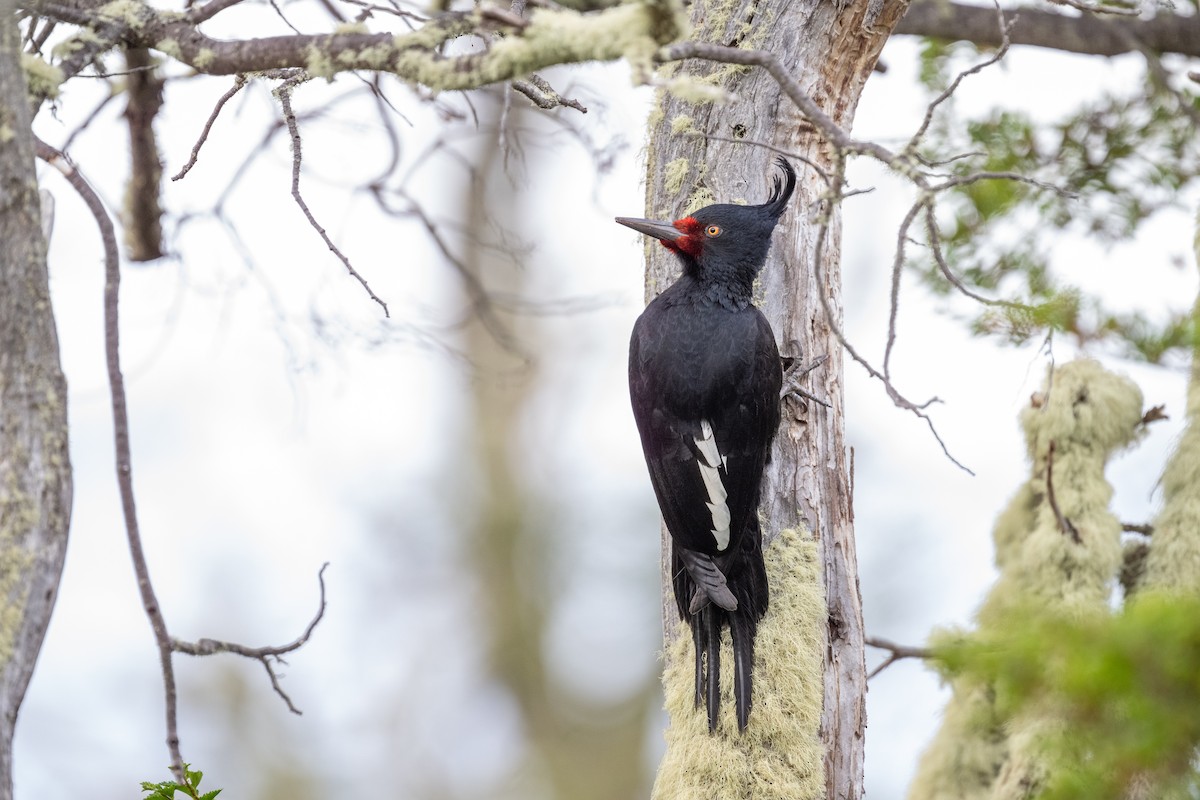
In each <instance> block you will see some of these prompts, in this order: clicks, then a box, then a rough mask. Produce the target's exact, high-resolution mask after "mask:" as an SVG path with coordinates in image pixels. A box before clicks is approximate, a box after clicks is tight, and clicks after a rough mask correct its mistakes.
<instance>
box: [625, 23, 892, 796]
mask: <svg viewBox="0 0 1200 800" xmlns="http://www.w3.org/2000/svg"><path fill="white" fill-rule="evenodd" d="M905 8H906V3H904V2H895V1H894V0H889V2H885V3H868V2H866V0H853V2H847V3H835V2H825V1H823V0H793V2H790V3H786V2H771V0H705V1H704V2H696V3H693V4H692V6H691V16H692V24H693V26H694V29H695V30H694V38H695V39H696V40H698V41H702V42H710V43H714V44H722V45H729V46H735V47H742V48H748V49H762V50H769V51H771V52H773V53H775V54H776V55H777V56H778V57H779V58H780V59H781V60H782V61H783V63H784V64H786V65H788V66H789V68H790V69H791V70H792V74H793V75H794V76H795V77H796V79H797V80H798V81H799V82H800V83H801V85H802V86H804V88H805V90H806V91H807V92H808V94H809V96H810V97H812V98H813V99H814V100H815V101H816V103H817V104H818V106H819V107H820V108H821V109H823V110H824V111H825V113H826V114H828V115H829V116H830V117H831V118H832V119H833V120H834V121H835V122H836V123H837V124H838V125H840V126H841V127H842V128H843V129H849V128H850V126H851V124H852V122H853V116H854V111H855V108H856V106H857V104H858V99H859V96H860V94H861V91H862V87H863V84H864V83H865V82H866V79H867V78H868V76H869V75H870V74H871V71H872V69H873V67H874V65H875V62H876V60H877V58H878V56H879V52H880V50H881V49H882V47H883V44H884V42H885V41H886V39H887V37H888V35H889V33H890V31H891V30H892V28H893V27H894V26H895V24H896V22H897V20H898V19H899V18H900V16H901V15H902V14H903V13H904V10H905ZM665 79H666V80H667V81H668V87H669V88H668V90H667V91H665V92H663V95H662V97H661V100H660V107H659V110H658V111H656V112H655V118H654V119H652V120H651V137H650V145H649V153H648V158H647V162H648V163H647V179H646V183H647V191H646V214H647V216H652V217H655V218H659V219H678V218H680V217H682V216H685V215H686V214H687V213H689V212H691V211H694V210H695V209H697V208H700V207H703V206H705V205H707V204H709V203H712V202H742V201H745V202H749V203H761V202H764V201H765V200H766V196H767V193H768V191H769V188H770V182H771V178H772V177H773V176H774V175H775V174H776V173H777V171H778V170H777V168H776V167H774V166H773V164H772V162H773V160H774V158H775V153H773V152H771V151H770V150H768V149H767V148H764V147H761V146H756V145H754V144H750V142H763V143H767V144H769V145H772V146H774V147H777V148H781V149H783V150H786V151H790V152H792V153H794V154H798V155H801V156H804V157H805V158H807V159H809V160H811V161H812V162H814V163H815V164H817V165H819V166H820V167H821V168H822V169H823V170H824V171H826V172H827V173H828V174H833V172H834V170H835V169H836V168H837V166H836V161H837V153H836V152H835V151H834V150H833V148H832V147H831V146H830V145H829V144H828V143H827V142H826V141H825V140H824V139H823V138H822V136H821V135H820V134H819V133H818V132H817V131H816V130H815V129H814V128H813V127H812V126H811V125H809V124H807V123H806V122H805V120H804V119H803V117H802V116H801V115H800V114H799V112H798V111H797V110H796V109H795V108H794V107H793V106H792V105H791V103H790V102H789V101H788V100H787V98H786V97H785V96H784V95H783V94H782V93H781V91H780V89H779V87H778V85H777V84H776V83H775V82H774V81H773V80H772V79H771V78H770V76H768V75H767V74H766V73H765V72H764V71H762V70H759V69H754V68H746V67H734V66H728V65H721V64H709V63H702V62H695V61H692V62H687V63H686V64H684V65H683V66H681V67H679V68H678V69H676V70H675V71H674V72H673V73H668V74H667V75H666V76H665ZM710 85H711V86H714V87H719V88H721V89H723V90H725V91H726V92H728V93H729V95H730V99H729V100H728V101H727V102H718V103H713V102H703V101H702V100H701V98H700V97H699V96H698V92H697V88H702V89H703V88H706V87H707V86H710ZM670 87H674V90H673V91H672V89H671V88H670ZM689 98H690V99H689ZM695 101H699V102H695ZM712 137H721V139H725V140H733V141H719V140H717V139H716V138H712ZM790 160H791V162H792V164H793V166H794V167H795V168H796V170H797V172H798V173H799V176H800V179H799V183H798V185H797V188H796V194H795V196H794V197H793V199H792V202H791V208H790V209H789V211H788V212H787V213H786V214H785V215H784V218H783V219H782V220H781V221H780V224H779V226H778V227H777V228H776V231H775V236H774V245H773V247H772V250H771V255H770V257H769V259H768V262H767V265H766V267H765V268H764V270H763V272H762V274H761V277H760V281H761V291H760V292H758V293H757V296H756V302H758V304H759V306H760V307H761V308H762V310H763V312H764V313H765V314H766V316H767V318H768V319H769V320H770V322H771V325H772V327H773V328H774V331H775V336H776V339H777V341H778V343H779V346H780V352H781V354H782V355H783V356H785V357H786V356H792V357H794V358H798V359H801V360H803V361H804V362H805V363H807V362H810V361H811V360H813V359H814V358H817V357H819V356H827V357H828V360H827V361H825V363H824V364H823V365H822V366H821V367H819V368H818V369H816V370H815V371H813V372H812V373H811V374H810V375H809V377H808V379H807V384H805V385H804V388H806V390H807V391H809V392H811V393H812V394H814V395H816V396H818V397H822V398H824V399H825V400H827V401H828V402H829V403H830V406H831V407H830V408H823V407H821V406H818V405H816V404H814V403H803V402H796V401H793V400H792V399H791V398H789V399H788V400H786V401H785V404H784V408H783V422H782V426H781V428H780V431H779V435H778V437H777V439H776V443H775V448H774V452H773V455H772V460H771V463H770V465H769V466H768V468H767V475H766V479H765V485H764V490H763V496H762V501H761V507H760V513H761V516H762V518H763V520H764V522H765V525H764V526H763V531H764V536H765V537H766V540H767V541H768V542H770V541H773V540H774V539H775V538H776V537H778V535H779V532H780V531H782V530H784V529H799V530H801V531H802V532H803V535H805V536H811V537H812V538H813V539H814V540H815V542H816V545H817V550H818V553H819V554H820V561H821V563H820V565H819V570H818V572H819V573H820V574H821V576H822V579H823V581H822V583H823V587H822V588H823V591H824V593H825V598H826V605H827V609H828V622H827V626H826V633H827V638H826V641H825V642H824V645H825V647H824V653H823V658H824V709H823V713H822V718H821V725H820V731H819V735H820V737H821V740H822V744H823V746H824V751H825V757H824V759H825V764H824V766H825V786H826V797H828V798H830V800H834V799H835V798H836V799H837V800H841V799H842V798H859V797H861V795H862V775H863V735H864V731H865V726H866V715H865V693H866V670H865V665H864V657H863V628H862V608H861V600H860V597H859V587H858V564H857V557H856V554H855V545H854V528H853V507H852V503H851V497H850V481H849V472H848V468H847V457H846V448H845V441H844V427H843V379H842V378H843V376H842V372H843V359H842V351H841V347H840V345H839V343H838V341H837V339H836V337H835V335H834V333H833V329H832V328H831V325H830V320H829V319H828V318H827V316H826V314H825V312H824V310H823V307H822V304H821V302H820V299H819V296H818V293H824V294H825V296H826V298H827V299H828V305H829V307H830V309H831V310H832V311H833V314H834V315H835V316H836V317H837V319H836V320H835V322H836V323H837V325H838V326H839V327H840V325H841V271H840V264H839V257H840V230H841V226H840V212H839V210H838V209H837V208H836V207H835V208H834V209H833V210H832V211H826V209H827V205H826V204H825V203H824V202H823V201H824V200H825V199H826V195H827V192H828V186H827V184H826V183H825V179H824V178H822V177H821V175H820V174H819V173H818V172H817V171H816V170H815V169H813V168H811V167H809V166H806V165H805V164H803V163H800V161H799V160H798V159H796V158H792V159H790ZM822 214H827V215H828V222H829V227H828V234H827V237H826V241H825V244H824V255H823V257H822V262H821V266H820V270H819V273H818V270H817V269H816V268H815V265H814V256H815V254H816V252H817V241H818V234H819V230H820V220H821V217H822ZM647 252H648V256H647V258H648V265H647V278H646V298H647V300H649V299H651V298H653V297H654V296H655V295H657V294H658V293H659V292H660V291H661V290H662V289H664V288H666V287H667V286H668V285H670V283H671V282H672V281H673V280H674V279H675V277H676V276H677V274H678V272H679V267H678V264H677V263H676V259H675V258H674V256H672V255H671V254H670V253H669V252H667V251H666V250H665V249H664V248H662V247H658V246H657V244H656V243H655V244H650V245H648V251H647ZM773 591H775V589H774V587H773ZM771 602H772V604H774V603H775V602H776V598H775V597H773V598H772V600H771ZM664 612H665V617H664V618H665V620H666V623H667V624H666V626H665V628H666V631H667V636H668V638H670V637H671V636H672V635H673V634H674V631H675V630H676V628H677V624H676V623H677V620H678V614H677V612H676V611H675V607H674V600H673V598H672V596H671V592H670V580H669V575H664ZM770 613H771V612H770V611H768V615H770ZM756 691H757V689H756ZM750 724H751V725H753V724H754V719H753V716H752V717H751V722H750Z"/></svg>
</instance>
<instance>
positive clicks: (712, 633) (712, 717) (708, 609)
mask: <svg viewBox="0 0 1200 800" xmlns="http://www.w3.org/2000/svg"><path fill="white" fill-rule="evenodd" d="M726 613H727V612H725V611H722V610H721V609H719V608H717V607H716V606H714V605H713V604H712V603H709V604H708V605H707V606H705V607H704V610H703V611H701V612H700V616H701V618H702V620H703V625H704V638H705V640H706V641H705V645H706V649H707V650H708V653H707V655H706V658H707V660H708V665H707V666H708V675H707V681H708V729H709V730H710V731H715V730H716V729H717V714H718V713H719V712H720V710H721V618H722V617H724V616H725V614H726ZM734 613H736V612H734ZM692 624H693V625H695V626H696V627H699V626H700V624H701V622H700V620H696V619H695V617H693V618H692Z"/></svg>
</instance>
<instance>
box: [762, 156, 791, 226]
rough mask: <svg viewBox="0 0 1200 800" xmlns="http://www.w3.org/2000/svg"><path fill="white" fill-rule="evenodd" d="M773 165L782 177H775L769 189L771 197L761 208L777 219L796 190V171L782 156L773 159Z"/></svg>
mask: <svg viewBox="0 0 1200 800" xmlns="http://www.w3.org/2000/svg"><path fill="white" fill-rule="evenodd" d="M775 163H776V164H777V165H778V166H779V169H781V170H782V171H783V176H782V177H780V176H779V175H776V176H775V182H774V184H773V185H772V187H771V196H770V197H769V198H768V199H767V202H765V203H763V204H762V206H761V208H762V209H763V210H764V211H766V212H767V213H768V214H770V215H771V216H772V217H774V218H775V219H779V217H780V216H781V215H782V214H783V209H785V208H786V207H787V204H788V200H790V199H791V198H792V192H793V191H795V189H796V170H794V169H792V165H791V164H789V163H788V161H787V159H785V158H784V157H783V156H780V157H779V158H777V159H775Z"/></svg>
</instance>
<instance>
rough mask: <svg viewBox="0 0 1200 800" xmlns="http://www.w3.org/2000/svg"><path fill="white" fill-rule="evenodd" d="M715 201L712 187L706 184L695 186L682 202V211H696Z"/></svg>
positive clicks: (686, 212)
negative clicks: (685, 200)
mask: <svg viewBox="0 0 1200 800" xmlns="http://www.w3.org/2000/svg"><path fill="white" fill-rule="evenodd" d="M716 201H717V199H716V197H715V196H714V195H713V193H712V189H709V188H708V187H707V186H697V187H696V189H695V191H693V192H692V194H691V195H690V196H689V197H688V199H687V202H686V203H684V206H683V213H685V214H691V213H692V212H693V211H698V210H699V209H701V208H704V207H705V206H710V205H712V204H713V203H715V202H716Z"/></svg>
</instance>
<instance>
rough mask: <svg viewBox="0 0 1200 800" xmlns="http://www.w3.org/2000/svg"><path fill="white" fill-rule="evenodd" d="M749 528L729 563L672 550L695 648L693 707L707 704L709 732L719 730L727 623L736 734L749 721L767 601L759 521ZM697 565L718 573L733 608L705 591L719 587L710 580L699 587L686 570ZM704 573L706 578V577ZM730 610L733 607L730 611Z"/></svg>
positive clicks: (680, 604)
mask: <svg viewBox="0 0 1200 800" xmlns="http://www.w3.org/2000/svg"><path fill="white" fill-rule="evenodd" d="M752 525H753V528H752V530H750V531H747V532H746V535H745V536H743V537H742V546H741V547H740V548H739V551H738V552H737V553H736V554H731V556H732V557H731V558H730V559H728V562H729V563H728V564H715V563H714V562H713V561H712V559H709V558H708V557H707V556H704V555H703V554H699V553H693V552H690V551H687V550H683V549H682V548H679V547H674V548H672V562H673V565H674V573H675V580H674V589H675V602H676V605H677V606H678V607H679V613H680V615H681V616H682V617H683V618H684V619H685V620H687V622H688V625H689V626H691V629H692V644H693V647H694V648H695V656H696V659H695V669H696V695H695V699H696V707H697V708H699V707H700V705H701V703H703V704H704V705H705V708H706V710H707V713H708V728H709V730H710V731H711V730H715V729H716V727H717V720H718V712H719V711H720V705H721V682H720V678H721V628H722V627H724V626H725V625H726V624H728V626H729V632H730V637H731V639H732V642H733V693H734V697H735V699H736V701H737V721H738V730H745V728H746V724H747V722H748V721H749V719H750V708H751V706H752V693H751V687H752V677H753V671H754V639H755V636H756V635H757V632H758V621H759V620H760V619H762V616H763V614H765V613H766V611H767V601H768V598H767V575H766V568H765V566H764V564H763V557H762V536H761V534H760V533H759V530H758V521H757V520H755V521H754V522H753V523H752ZM696 561H702V562H707V565H708V566H709V567H711V568H712V569H714V570H715V571H716V572H717V575H718V576H720V578H721V580H720V581H719V584H720V586H721V588H722V589H724V590H725V591H726V592H728V593H729V595H730V598H731V599H733V600H734V602H733V603H728V602H720V603H718V602H716V601H715V598H713V597H712V594H711V592H709V591H708V590H707V589H708V588H709V587H711V586H713V585H716V583H717V582H716V581H713V580H712V579H711V578H709V587H702V586H699V585H697V582H696V580H695V579H694V575H695V573H694V572H693V570H692V569H691V568H689V567H690V564H691V563H693V562H696ZM702 574H703V575H705V576H706V578H708V573H707V572H703V573H702ZM698 598H699V599H700V602H699V603H697V600H698ZM710 600H712V601H713V602H710ZM722 600H725V598H722ZM729 605H732V606H733V607H732V608H728V607H727V606H729Z"/></svg>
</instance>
